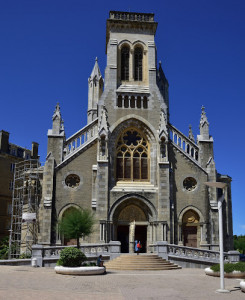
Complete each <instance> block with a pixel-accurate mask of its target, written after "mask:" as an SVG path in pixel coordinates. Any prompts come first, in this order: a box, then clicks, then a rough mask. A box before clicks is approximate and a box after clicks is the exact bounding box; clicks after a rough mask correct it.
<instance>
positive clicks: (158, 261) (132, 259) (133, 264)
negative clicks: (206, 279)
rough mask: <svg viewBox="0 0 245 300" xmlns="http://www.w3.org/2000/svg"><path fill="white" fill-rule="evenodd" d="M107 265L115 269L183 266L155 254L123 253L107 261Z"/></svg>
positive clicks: (156, 268) (177, 267) (166, 268)
mask: <svg viewBox="0 0 245 300" xmlns="http://www.w3.org/2000/svg"><path fill="white" fill-rule="evenodd" d="M105 266H106V268H107V269H113V270H173V269H180V268H181V267H179V266H178V265H175V264H173V263H171V262H169V261H167V260H165V259H162V258H161V257H159V256H157V255H154V254H150V255H149V254H141V255H135V254H132V255H129V254H123V255H121V256H119V257H117V258H115V259H114V260H111V261H108V262H106V263H105Z"/></svg>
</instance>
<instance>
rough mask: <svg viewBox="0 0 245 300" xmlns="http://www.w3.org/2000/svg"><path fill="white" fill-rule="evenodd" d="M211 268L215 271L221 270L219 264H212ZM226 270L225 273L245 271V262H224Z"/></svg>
mask: <svg viewBox="0 0 245 300" xmlns="http://www.w3.org/2000/svg"><path fill="white" fill-rule="evenodd" d="M210 269H211V270H213V271H214V272H219V271H220V266H219V264H217V265H214V266H212V267H211V268H210ZM224 271H225V273H231V272H233V271H241V272H245V263H243V262H238V263H235V264H231V263H227V264H224Z"/></svg>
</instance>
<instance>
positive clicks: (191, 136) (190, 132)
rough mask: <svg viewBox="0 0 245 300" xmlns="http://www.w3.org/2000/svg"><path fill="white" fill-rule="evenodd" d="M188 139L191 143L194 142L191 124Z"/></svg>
mask: <svg viewBox="0 0 245 300" xmlns="http://www.w3.org/2000/svg"><path fill="white" fill-rule="evenodd" d="M188 137H189V139H190V140H191V141H193V142H195V138H194V135H193V132H192V127H191V124H190V125H189V134H188Z"/></svg>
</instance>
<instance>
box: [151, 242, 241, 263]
mask: <svg viewBox="0 0 245 300" xmlns="http://www.w3.org/2000/svg"><path fill="white" fill-rule="evenodd" d="M150 248H151V249H152V252H154V253H157V255H159V256H161V257H162V258H164V259H169V260H178V261H183V262H189V261H192V262H194V263H195V264H215V263H219V258H220V255H219V251H213V250H205V249H200V248H191V247H186V246H178V245H172V244H168V243H167V242H160V241H159V242H156V243H155V244H151V245H150ZM224 260H225V262H238V261H239V252H238V251H228V252H224Z"/></svg>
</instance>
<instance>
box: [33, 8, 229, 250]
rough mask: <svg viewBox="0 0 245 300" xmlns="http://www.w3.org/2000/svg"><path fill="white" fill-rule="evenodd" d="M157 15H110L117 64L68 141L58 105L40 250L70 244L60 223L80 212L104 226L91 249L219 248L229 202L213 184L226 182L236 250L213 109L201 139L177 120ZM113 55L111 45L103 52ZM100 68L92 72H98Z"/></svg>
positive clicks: (92, 85)
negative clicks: (163, 244) (112, 244)
mask: <svg viewBox="0 0 245 300" xmlns="http://www.w3.org/2000/svg"><path fill="white" fill-rule="evenodd" d="M156 30H157V22H156V21H155V19H154V14H152V13H133V12H120V11H110V13H109V18H108V20H107V23H106V54H107V64H106V69H105V76H104V78H103V77H102V74H101V71H100V68H99V64H98V60H97V59H96V61H95V65H94V67H93V69H92V68H91V69H92V73H91V75H90V77H89V79H88V110H87V125H86V126H85V127H84V128H82V129H80V130H79V131H77V132H75V133H74V134H73V135H72V136H70V137H69V138H66V135H65V130H64V125H63V122H64V121H63V120H62V116H61V112H62V107H61V108H60V106H59V104H57V106H56V108H55V111H54V114H53V117H52V129H49V130H48V150H47V157H46V163H45V166H44V168H43V175H42V176H43V177H42V183H41V184H42V194H41V198H40V204H39V211H38V219H39V221H38V226H39V230H38V231H39V232H38V244H42V245H64V244H65V245H68V244H71V243H72V241H71V240H66V239H64V237H63V236H60V235H59V232H58V228H57V223H58V220H61V219H62V218H63V217H64V216H65V215H66V213H67V212H68V211H70V210H72V209H83V208H86V209H90V210H92V211H93V212H94V216H95V219H96V224H95V226H94V231H93V234H92V235H91V236H89V237H88V238H87V239H86V240H84V241H82V242H88V243H104V242H105V243H107V242H109V241H111V240H112V241H113V240H114V241H120V242H121V252H124V253H127V252H129V253H132V252H133V251H134V241H135V240H140V241H141V244H142V247H143V248H142V251H143V252H149V251H150V245H152V244H154V243H155V242H156V241H167V242H168V243H169V244H176V245H184V246H189V247H197V248H203V249H210V250H217V249H218V243H219V241H218V238H219V233H218V202H217V199H218V197H219V196H220V194H219V193H218V192H217V190H216V188H213V187H209V188H208V187H207V186H206V185H205V182H207V181H210V182H215V181H220V182H225V183H226V187H225V189H224V191H223V192H224V193H225V200H224V203H223V222H224V228H223V229H224V240H225V245H224V248H225V250H229V249H232V247H233V246H232V244H233V231H232V203H231V178H230V177H229V176H227V175H222V174H219V173H218V171H217V170H216V167H215V161H214V154H213V138H212V136H211V135H210V128H209V122H208V118H207V116H206V112H205V108H204V107H202V108H200V112H201V118H200V124H199V129H200V132H199V135H198V136H197V137H196V138H195V137H194V135H193V133H192V129H191V127H190V128H189V134H188V136H186V135H184V134H183V133H182V132H181V131H180V130H179V129H178V128H176V127H175V126H174V125H173V124H171V121H170V115H169V105H171V101H169V97H168V81H167V79H166V77H165V74H164V72H163V69H162V66H161V64H159V65H158V64H157V51H156V44H155V33H156ZM101 47H103V45H101ZM91 67H92V66H91Z"/></svg>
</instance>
